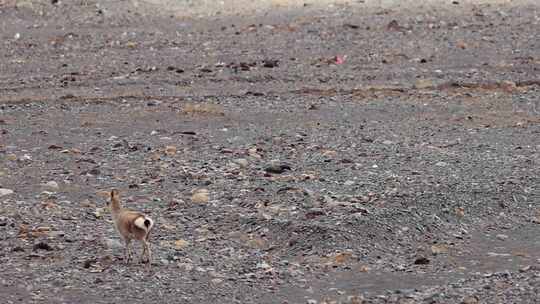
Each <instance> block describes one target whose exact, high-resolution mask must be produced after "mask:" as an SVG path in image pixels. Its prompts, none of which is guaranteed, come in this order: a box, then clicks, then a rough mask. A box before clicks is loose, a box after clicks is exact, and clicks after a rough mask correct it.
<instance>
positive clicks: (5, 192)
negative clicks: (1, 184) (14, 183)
mask: <svg viewBox="0 0 540 304" xmlns="http://www.w3.org/2000/svg"><path fill="white" fill-rule="evenodd" d="M10 194H13V190H11V189H5V188H0V197H2V196H6V195H10Z"/></svg>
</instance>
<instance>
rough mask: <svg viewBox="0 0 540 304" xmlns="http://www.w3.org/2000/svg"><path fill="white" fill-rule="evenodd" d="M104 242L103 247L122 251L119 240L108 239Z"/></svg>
mask: <svg viewBox="0 0 540 304" xmlns="http://www.w3.org/2000/svg"><path fill="white" fill-rule="evenodd" d="M104 242H105V246H106V247H107V248H109V249H123V248H124V244H122V243H121V242H120V241H119V240H117V239H110V238H106V239H105V240H104Z"/></svg>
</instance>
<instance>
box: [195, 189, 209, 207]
mask: <svg viewBox="0 0 540 304" xmlns="http://www.w3.org/2000/svg"><path fill="white" fill-rule="evenodd" d="M209 200H210V198H209V192H208V190H207V189H198V190H196V191H195V192H194V193H193V195H192V196H191V201H192V202H193V203H196V204H205V203H208V201H209Z"/></svg>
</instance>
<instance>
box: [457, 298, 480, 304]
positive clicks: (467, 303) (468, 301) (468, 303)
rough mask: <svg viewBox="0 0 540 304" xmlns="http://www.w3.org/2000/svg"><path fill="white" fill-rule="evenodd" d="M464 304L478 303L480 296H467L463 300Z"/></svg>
mask: <svg viewBox="0 0 540 304" xmlns="http://www.w3.org/2000/svg"><path fill="white" fill-rule="evenodd" d="M461 303H462V304H476V303H478V298H477V297H475V296H466V297H465V298H464V299H463V301H461Z"/></svg>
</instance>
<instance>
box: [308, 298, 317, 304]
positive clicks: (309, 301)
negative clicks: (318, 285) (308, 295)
mask: <svg viewBox="0 0 540 304" xmlns="http://www.w3.org/2000/svg"><path fill="white" fill-rule="evenodd" d="M307 304H317V300H315V299H309V300H307Z"/></svg>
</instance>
